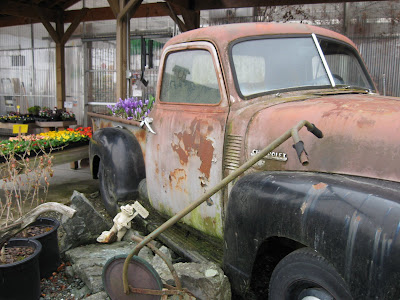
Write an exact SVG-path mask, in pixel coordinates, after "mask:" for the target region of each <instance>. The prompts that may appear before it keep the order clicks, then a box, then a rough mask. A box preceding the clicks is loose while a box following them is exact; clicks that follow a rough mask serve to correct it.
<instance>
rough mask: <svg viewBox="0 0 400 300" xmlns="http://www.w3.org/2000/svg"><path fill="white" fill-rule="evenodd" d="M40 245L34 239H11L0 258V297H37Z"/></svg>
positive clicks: (23, 299) (38, 294) (23, 298)
mask: <svg viewBox="0 0 400 300" xmlns="http://www.w3.org/2000/svg"><path fill="white" fill-rule="evenodd" d="M41 249H42V245H41V244H40V242H38V241H36V240H30V239H11V240H10V241H9V242H8V243H7V245H6V246H5V247H3V250H2V254H1V258H0V295H1V296H0V297H1V299H20V300H25V299H39V297H40V272H39V254H40V252H41Z"/></svg>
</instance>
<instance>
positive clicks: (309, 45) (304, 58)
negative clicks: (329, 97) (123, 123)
mask: <svg viewBox="0 0 400 300" xmlns="http://www.w3.org/2000/svg"><path fill="white" fill-rule="evenodd" d="M232 58H233V64H234V69H235V73H236V77H237V81H238V84H239V88H240V91H241V93H242V95H244V96H250V95H254V94H260V93H265V92H268V91H273V90H280V89H288V88H295V87H304V86H319V85H321V86H325V85H329V84H330V82H329V79H328V76H327V74H326V72H325V69H324V66H323V64H322V61H321V59H320V57H319V54H318V52H317V49H316V47H315V45H314V42H313V40H312V38H311V37H309V38H308V37H307V38H274V39H260V40H249V41H244V42H240V43H237V44H235V45H234V46H233V48H232Z"/></svg>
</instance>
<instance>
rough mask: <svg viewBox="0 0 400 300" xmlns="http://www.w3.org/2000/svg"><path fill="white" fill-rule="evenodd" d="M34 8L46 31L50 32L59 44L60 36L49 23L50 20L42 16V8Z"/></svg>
mask: <svg viewBox="0 0 400 300" xmlns="http://www.w3.org/2000/svg"><path fill="white" fill-rule="evenodd" d="M35 10H36V14H37V15H38V16H39V19H40V21H41V22H42V24H43V26H44V27H45V28H46V30H47V32H48V33H49V34H50V36H51V38H52V39H53V41H54V42H55V43H56V44H59V43H60V42H61V38H60V37H59V35H58V33H57V31H56V30H55V29H54V28H53V26H52V25H51V24H50V22H49V21H48V20H47V19H46V17H45V16H44V14H43V11H42V9H41V8H39V7H36V8H35Z"/></svg>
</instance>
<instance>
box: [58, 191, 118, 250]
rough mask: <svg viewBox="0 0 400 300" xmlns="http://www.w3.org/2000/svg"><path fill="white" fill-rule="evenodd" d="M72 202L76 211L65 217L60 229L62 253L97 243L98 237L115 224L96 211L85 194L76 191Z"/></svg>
mask: <svg viewBox="0 0 400 300" xmlns="http://www.w3.org/2000/svg"><path fill="white" fill-rule="evenodd" d="M71 203H72V204H71V207H72V208H74V209H76V213H75V215H74V216H73V217H72V218H67V217H63V218H62V220H61V227H60V229H59V243H60V252H61V253H62V254H63V253H64V252H65V251H67V250H69V249H71V248H74V247H77V246H80V245H84V244H90V243H96V238H97V237H98V236H99V235H100V234H101V233H102V232H103V231H105V230H109V229H110V228H111V227H112V225H113V224H112V223H111V222H110V221H109V220H107V219H106V218H105V217H103V216H102V215H101V214H100V213H99V212H97V211H96V209H95V208H94V207H93V205H92V204H91V203H90V202H89V200H88V199H87V198H86V197H85V195H84V194H82V193H79V192H77V191H74V193H73V195H72V197H71Z"/></svg>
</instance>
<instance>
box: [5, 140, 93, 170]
mask: <svg viewBox="0 0 400 300" xmlns="http://www.w3.org/2000/svg"><path fill="white" fill-rule="evenodd" d="M51 155H52V156H53V165H54V166H57V165H62V164H66V163H71V162H75V161H79V160H82V159H85V158H88V157H89V145H84V146H79V147H75V148H70V149H65V150H60V151H54V152H52V153H51ZM36 163H39V160H37V161H36ZM34 164H35V161H34V159H31V163H30V164H29V167H30V168H33V167H34ZM4 168H6V165H5V164H4V163H0V178H3V177H4V176H5V174H4V172H5V171H4V170H3V169H4Z"/></svg>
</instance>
